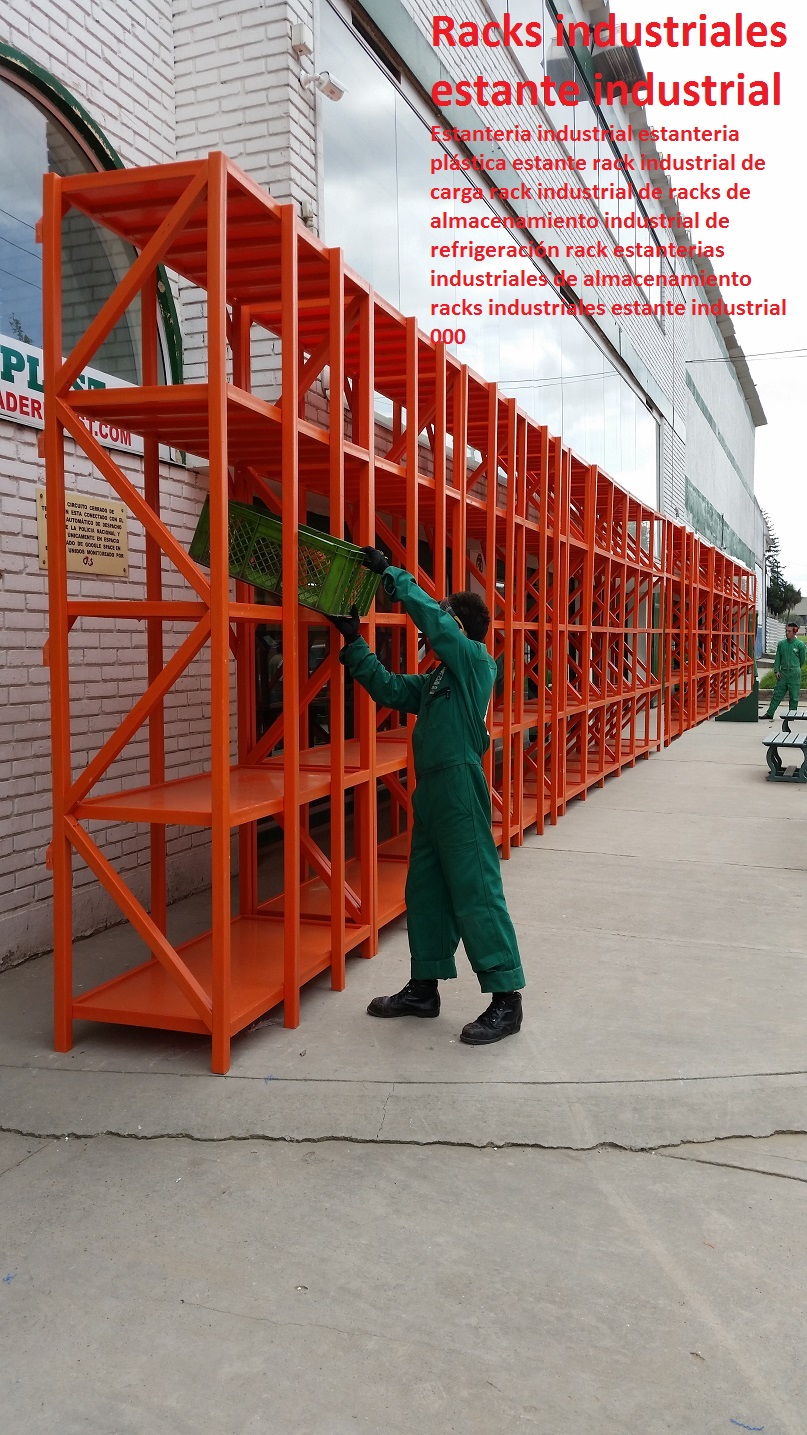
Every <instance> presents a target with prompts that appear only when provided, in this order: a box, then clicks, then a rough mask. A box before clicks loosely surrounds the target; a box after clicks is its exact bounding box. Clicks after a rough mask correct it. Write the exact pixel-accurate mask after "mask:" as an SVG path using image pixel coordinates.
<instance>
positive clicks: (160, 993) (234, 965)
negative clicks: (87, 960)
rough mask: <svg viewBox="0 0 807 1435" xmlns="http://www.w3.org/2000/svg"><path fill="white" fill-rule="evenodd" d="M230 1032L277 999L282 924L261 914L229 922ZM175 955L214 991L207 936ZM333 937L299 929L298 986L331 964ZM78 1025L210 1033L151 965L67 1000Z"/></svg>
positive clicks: (318, 928) (312, 927) (318, 929)
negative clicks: (107, 1024)
mask: <svg viewBox="0 0 807 1435" xmlns="http://www.w3.org/2000/svg"><path fill="white" fill-rule="evenodd" d="M230 942H231V958H230V960H231V967H230V980H231V992H232V996H231V1019H230V1034H231V1035H233V1034H234V1033H235V1032H237V1031H241V1030H242V1028H243V1027H245V1026H248V1025H249V1023H250V1022H251V1021H254V1020H255V1018H256V1017H258V1016H261V1015H262V1014H263V1012H265V1011H269V1010H270V1009H271V1008H272V1007H273V1006H277V1004H278V1003H279V1002H281V1001H282V1000H283V991H284V987H283V924H282V922H278V921H276V920H274V919H273V918H271V917H269V916H265V915H256V916H251V917H234V918H233V919H232V922H231V924H230ZM177 953H178V955H179V956H180V957H181V958H182V961H183V962H184V963H185V965H186V966H187V967H188V969H189V970H190V971H191V972H192V974H193V975H194V976H195V978H196V980H197V981H198V982H199V984H200V985H201V987H202V988H203V990H204V991H205V992H207V994H208V995H210V994H211V992H212V953H213V934H212V932H205V933H204V934H203V935H202V936H201V937H195V938H194V939H193V940H192V941H190V942H185V943H183V945H182V946H180V947H177ZM330 956H331V937H330V931H329V930H328V928H327V927H323V926H322V925H321V923H319V922H311V923H306V922H305V921H303V922H302V923H301V932H300V981H301V983H305V982H309V981H311V979H312V978H313V977H316V976H318V975H319V973H320V972H324V971H325V970H326V969H327V967H328V966H329V965H330ZM73 1017H74V1019H75V1020H76V1021H104V1022H115V1023H118V1024H120V1025H123V1026H150V1027H158V1028H161V1029H162V1030H165V1031H188V1032H201V1033H204V1034H205V1035H208V1034H209V1031H208V1028H207V1027H206V1026H205V1024H204V1022H202V1021H201V1020H200V1018H199V1017H198V1016H197V1014H196V1012H195V1011H194V1010H193V1008H192V1007H191V1005H190V1003H189V1002H188V1001H187V1000H186V999H185V997H184V996H183V994H182V992H181V991H180V990H179V988H178V987H177V986H176V984H175V983H174V982H173V981H172V980H171V979H170V977H169V976H168V975H167V973H166V971H165V969H164V967H162V966H161V965H160V963H159V962H157V961H150V962H146V963H144V965H143V966H139V967H134V968H132V970H131V971H128V972H124V973H123V975H122V976H119V977H114V978H113V980H112V981H110V982H104V984H103V985H102V986H98V987H94V988H93V990H92V991H89V992H85V993H84V994H83V995H82V996H80V997H77V998H75V1000H74V1001H73Z"/></svg>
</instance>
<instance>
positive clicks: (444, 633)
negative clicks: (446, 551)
mask: <svg viewBox="0 0 807 1435" xmlns="http://www.w3.org/2000/svg"><path fill="white" fill-rule="evenodd" d="M381 581H382V583H383V584H384V591H385V593H387V594H388V595H389V597H390V598H393V599H395V601H396V602H398V603H402V604H403V606H404V608H405V609H406V611H407V613H408V614H409V617H410V618H411V619H412V621H413V622H414V623H416V624H417V626H418V628H419V629H420V632H421V633H423V634H424V636H425V637H427V638H428V640H429V642H430V643H431V646H432V649H433V650H434V652H435V653H436V654H437V657H438V658H439V659H440V661H441V662H442V663H445V665H446V667H448V668H450V669H451V670H452V672H458V671H459V672H461V671H462V670H463V668H465V667H466V666H467V665H468V664H470V663H473V662H477V661H478V660H479V656H480V654H479V650H480V648H481V647H483V645H482V644H481V643H477V642H475V641H474V639H473V638H469V637H468V636H467V634H466V633H464V632H463V630H462V628H461V627H460V626H459V623H458V622H457V620H456V619H455V618H453V617H452V616H451V614H450V613H447V612H446V611H445V609H443V608H441V607H440V604H439V603H437V602H435V600H434V598H430V597H429V595H428V593H424V591H423V589H422V588H420V587H419V586H418V584H417V583H416V582H415V580H414V578H413V577H412V574H411V573H407V572H406V570H405V569H404V568H387V569H386V570H385V572H384V576H383V578H382V579H381Z"/></svg>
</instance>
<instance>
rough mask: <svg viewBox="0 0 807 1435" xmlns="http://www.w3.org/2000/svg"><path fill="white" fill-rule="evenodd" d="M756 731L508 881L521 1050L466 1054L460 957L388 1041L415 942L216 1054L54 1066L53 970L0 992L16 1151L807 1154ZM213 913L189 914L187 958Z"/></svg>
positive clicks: (803, 998) (467, 980)
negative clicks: (262, 1139)
mask: <svg viewBox="0 0 807 1435" xmlns="http://www.w3.org/2000/svg"><path fill="white" fill-rule="evenodd" d="M760 735H761V729H759V728H757V727H755V726H753V725H749V724H715V723H709V724H706V725H704V726H702V727H700V728H698V729H697V730H696V731H694V732H692V733H689V734H687V735H686V736H685V737H684V738H682V739H681V740H680V741H678V742H676V743H674V744H673V745H672V746H671V747H670V748H668V749H667V750H666V751H665V752H663V753H661V754H659V755H658V756H656V757H653V758H651V759H650V760H649V761H647V762H642V763H640V764H639V765H638V767H637V768H636V769H635V770H633V771H630V772H628V773H626V774H624V776H622V777H621V778H618V779H615V780H612V781H609V782H608V783H607V784H606V786H605V788H604V789H602V790H601V791H595V792H594V793H592V794H590V795H589V797H588V800H587V801H586V802H576V803H573V804H572V805H571V807H570V809H569V811H568V813H567V815H566V817H564V818H563V819H562V820H561V821H560V822H559V823H558V825H557V826H556V827H554V828H550V829H548V830H547V832H546V833H545V834H544V836H543V837H537V836H531V837H529V838H528V839H527V841H526V843H525V846H524V847H523V848H522V849H520V850H517V851H516V852H514V854H513V857H512V859H511V860H510V862H508V863H506V864H504V877H505V886H506V890H507V895H508V900H509V902H510V905H511V910H512V913H513V917H514V920H515V924H516V928H517V930H518V933H519V938H520V941H521V945H522V950H523V955H524V964H525V968H526V972H527V980H528V988H527V991H526V993H525V1012H526V1015H525V1022H524V1028H523V1030H522V1032H521V1034H520V1035H519V1036H518V1037H517V1038H515V1039H509V1040H507V1041H505V1042H503V1043H502V1044H501V1045H498V1046H495V1047H492V1048H488V1049H473V1048H467V1047H465V1046H463V1045H462V1044H461V1043H460V1042H459V1041H458V1039H457V1038H458V1033H459V1030H460V1028H461V1026H462V1025H463V1023H464V1022H466V1021H468V1020H470V1019H471V1018H472V1017H473V1016H475V1015H477V1014H478V1011H479V1010H480V1006H481V1003H480V996H479V991H478V988H477V986H476V982H475V979H474V977H473V975H472V973H471V972H470V969H469V967H468V964H467V962H466V961H465V960H464V957H463V954H462V952H460V954H459V970H460V977H459V980H458V981H457V982H456V983H451V984H447V985H446V987H445V989H444V993H443V1011H442V1013H441V1015H440V1017H439V1018H438V1019H437V1020H436V1021H429V1022H413V1021H404V1022H379V1021H373V1020H372V1019H370V1018H368V1017H367V1016H366V1014H365V1007H366V1005H367V1002H368V1000H369V999H370V997H372V996H373V995H375V994H377V993H379V992H384V991H391V990H396V989H397V987H398V986H400V985H401V984H402V983H403V981H404V980H406V976H407V945H406V930H405V923H404V921H403V919H402V920H401V921H400V922H398V923H397V924H395V925H394V926H393V927H392V928H388V929H386V930H385V931H384V932H383V933H382V937H381V947H380V952H379V955H378V956H377V957H376V958H375V959H374V960H373V961H370V962H367V961H362V960H361V959H360V958H352V959H350V960H349V963H348V984H347V990H346V991H345V992H343V993H335V992H332V991H331V990H330V988H329V986H328V979H327V976H324V977H322V978H321V979H319V980H318V981H317V982H315V983H313V984H312V985H310V986H309V987H307V988H305V989H304V992H303V998H302V1019H301V1025H300V1027H299V1029H298V1030H297V1031H287V1030H286V1029H285V1028H284V1027H283V1025H282V1012H281V1011H280V1010H277V1011H275V1012H273V1013H270V1014H269V1016H268V1017H266V1018H264V1019H263V1020H262V1021H261V1022H259V1023H257V1024H256V1027H254V1028H253V1029H251V1030H250V1031H248V1032H246V1033H244V1034H243V1035H241V1036H240V1037H239V1038H237V1040H236V1042H235V1044H234V1059H233V1065H232V1071H231V1074H230V1075H229V1077H227V1078H226V1079H221V1078H213V1077H211V1076H210V1074H209V1069H208V1067H209V1044H208V1043H207V1042H205V1041H204V1040H202V1039H201V1038H195V1037H182V1036H176V1035H174V1034H171V1033H160V1032H154V1031H141V1030H131V1029H128V1028H125V1027H111V1026H110V1027H104V1026H97V1025H93V1024H90V1023H87V1024H84V1025H79V1026H77V1027H76V1045H75V1047H74V1049H73V1051H71V1052H70V1053H69V1054H67V1055H63V1056H59V1055H56V1054H54V1053H53V1052H52V1051H51V1049H50V1023H51V1015H50V962H49V960H48V959H47V958H42V959H38V960H36V961H33V962H29V963H27V964H25V965H23V966H20V967H17V968H15V969H13V970H11V971H9V972H7V973H6V974H5V975H3V976H2V977H0V993H2V1002H0V1051H2V1065H3V1068H4V1070H3V1079H2V1094H0V1128H3V1129H6V1130H13V1131H18V1132H22V1133H25V1134H34V1135H58V1134H64V1133H70V1134H78V1135H92V1134H95V1133H99V1132H101V1133H118V1134H123V1135H126V1134H134V1135H152V1136H153V1135H177V1134H183V1133H186V1134H189V1135H192V1136H196V1137H202V1138H204V1137H211V1138H214V1139H222V1138H224V1137H227V1136H239V1137H245V1136H251V1135H256V1136H266V1137H279V1138H282V1137H290V1138H292V1139H298V1140H301V1139H317V1140H319V1139H322V1138H326V1137H338V1138H345V1137H347V1138H352V1139H356V1140H365V1141H369V1140H383V1141H407V1142H411V1141H414V1142H418V1143H420V1142H435V1141H439V1142H452V1143H463V1144H470V1145H485V1144H488V1143H495V1144H499V1145H501V1144H505V1143H508V1142H515V1143H521V1144H525V1145H540V1146H557V1147H564V1148H587V1147H593V1146H597V1145H599V1144H601V1143H603V1142H610V1143H613V1144H615V1145H620V1146H626V1147H630V1148H634V1149H636V1148H654V1147H657V1146H660V1145H667V1144H672V1143H674V1142H678V1141H686V1140H695V1141H708V1140H712V1139H715V1138H726V1137H733V1136H742V1135H767V1134H770V1133H771V1132H775V1131H794V1130H796V1131H800V1130H807V1059H805V1031H804V1012H805V1010H807V960H805V941H804V929H805V911H806V908H807V904H806V903H805V881H804V872H805V863H806V862H807V840H806V839H807V791H806V790H805V789H804V788H803V787H799V786H796V785H793V786H788V785H779V784H773V783H768V782H766V780H765V774H766V768H765V764H764V756H763V749H762V743H761V741H760ZM205 900H206V899H205V898H204V897H202V898H198V897H197V898H192V899H189V900H188V901H187V902H185V903H182V904H179V905H178V907H176V908H175V909H174V910H173V913H172V923H173V925H174V927H175V929H176V930H177V933H178V935H190V934H191V933H192V932H193V931H195V930H199V929H200V926H201V923H202V922H203V921H204V913H203V912H202V911H201V908H202V907H203V905H204V902H205ZM141 956H142V948H141V947H140V944H139V942H138V940H137V939H136V938H135V937H134V936H133V934H132V932H131V930H130V929H129V928H128V927H119V928H115V929H113V930H111V931H108V932H104V933H101V934H99V935H98V936H96V937H93V938H90V939H89V940H87V941H84V942H81V943H79V944H78V946H77V950H76V973H77V984H78V985H80V986H87V985H91V984H95V983H97V982H99V981H101V980H103V979H105V978H106V977H107V976H111V975H113V974H114V973H115V972H117V971H119V970H122V969H124V968H125V967H127V966H130V965H133V964H134V962H135V961H136V960H139V959H140V958H141Z"/></svg>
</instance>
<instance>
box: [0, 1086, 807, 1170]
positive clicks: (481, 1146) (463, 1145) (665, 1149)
mask: <svg viewBox="0 0 807 1435" xmlns="http://www.w3.org/2000/svg"><path fill="white" fill-rule="evenodd" d="M392 1094H393V1093H392V1091H390V1093H389V1095H388V1097H387V1101H389V1099H390V1097H391V1096H392ZM385 1106H386V1103H385ZM383 1124H384V1121H383V1115H382V1121H381V1126H383ZM381 1126H379V1128H378V1129H379V1132H380V1131H381ZM0 1135H8V1136H24V1137H27V1138H29V1139H34V1140H37V1139H38V1140H41V1141H48V1140H59V1141H100V1140H102V1139H104V1138H112V1139H115V1140H118V1141H193V1142H195V1143H196V1144H197V1145H226V1144H227V1143H228V1142H231V1143H233V1144H235V1143H236V1142H237V1143H240V1144H242V1145H243V1143H244V1142H247V1141H263V1142H264V1143H265V1144H266V1145H271V1146H280V1145H287V1146H321V1145H324V1144H326V1143H327V1142H334V1143H335V1144H339V1145H344V1146H376V1145H377V1146H407V1147H409V1146H411V1147H418V1146H445V1147H447V1148H452V1149H457V1150H465V1151H507V1150H513V1151H559V1152H567V1153H569V1154H576V1153H580V1152H587V1151H626V1152H629V1153H633V1154H635V1155H642V1154H644V1155H650V1156H670V1154H671V1153H672V1152H673V1151H677V1150H679V1149H681V1148H682V1147H685V1146H692V1145H697V1146H708V1145H712V1144H715V1145H716V1144H717V1143H718V1142H721V1141H737V1140H743V1139H745V1140H753V1141H764V1140H767V1139H768V1138H769V1137H771V1136H807V1128H803V1127H801V1128H793V1127H776V1128H775V1129H774V1130H773V1131H765V1132H759V1131H733V1132H731V1133H729V1134H727V1135H726V1134H721V1135H720V1136H712V1137H707V1138H705V1139H704V1138H700V1139H698V1140H697V1141H694V1140H693V1138H692V1137H691V1136H687V1137H684V1138H682V1140H680V1141H665V1142H663V1143H662V1144H659V1143H644V1144H639V1145H630V1144H629V1143H627V1142H621V1141H593V1142H591V1143H590V1144H589V1145H588V1146H570V1145H569V1144H568V1143H564V1142H558V1143H550V1142H546V1141H510V1140H508V1139H507V1138H506V1137H502V1138H498V1137H497V1138H496V1139H495V1140H490V1141H452V1140H449V1139H447V1138H446V1137H439V1136H435V1137H424V1138H422V1139H421V1140H416V1139H414V1138H412V1137H398V1136H393V1137H390V1136H385V1137H384V1138H383V1139H380V1138H379V1135H376V1136H338V1135H327V1136H293V1135H289V1134H288V1133H287V1134H284V1135H283V1136H271V1135H269V1134H268V1133H267V1132H265V1131H257V1132H251V1133H246V1134H245V1135H237V1134H229V1135H226V1136H201V1135H198V1134H196V1133H194V1132H191V1131H155V1132H143V1131H114V1130H104V1131H46V1132H43V1131H29V1130H25V1129H22V1128H20V1127H17V1126H0ZM30 1154H31V1155H35V1154H36V1153H35V1152H31V1153H30ZM24 1159H25V1160H27V1159H28V1157H25V1158H24ZM677 1159H681V1158H677ZM687 1159H690V1160H692V1161H696V1160H697V1159H698V1158H696V1157H690V1158H687ZM19 1164H22V1163H19ZM704 1164H706V1165H710V1166H717V1165H721V1166H722V1165H725V1166H726V1167H727V1169H731V1168H729V1167H728V1163H727V1162H718V1161H708V1162H704ZM736 1169H737V1170H739V1171H751V1170H755V1168H753V1167H748V1166H738V1167H737V1168H736ZM757 1174H759V1175H768V1174H770V1175H774V1174H778V1173H775V1172H770V1173H769V1172H765V1171H761V1172H758V1173H757ZM791 1179H793V1180H800V1179H802V1178H800V1177H793V1178H791Z"/></svg>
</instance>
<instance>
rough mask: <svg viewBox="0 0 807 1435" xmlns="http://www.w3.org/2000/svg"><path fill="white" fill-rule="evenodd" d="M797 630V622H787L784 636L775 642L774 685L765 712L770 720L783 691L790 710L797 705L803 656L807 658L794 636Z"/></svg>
mask: <svg viewBox="0 0 807 1435" xmlns="http://www.w3.org/2000/svg"><path fill="white" fill-rule="evenodd" d="M798 631H799V625H798V623H788V624H787V627H786V628H785V634H786V636H785V637H784V638H781V639H780V641H779V642H778V643H777V644H776V657H775V658H774V660H773V675H774V677H775V678H776V687H775V688H774V690H773V692H772V693H771V700H770V703H769V704H768V711H767V712H766V714H765V716H766V718H769V719H770V720H771V721H773V716H774V714H775V712H776V709H777V708H778V706H779V704H780V702H781V701H782V698H783V697H784V695H785V693H787V695H788V705H789V710H790V712H792V713H794V712H795V711H796V709H797V707H798V705H799V689H800V687H801V670H802V667H803V666H804V661H805V658H807V648H806V647H805V646H804V643H803V642H802V641H801V638H797V637H796V634H797V633H798Z"/></svg>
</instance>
